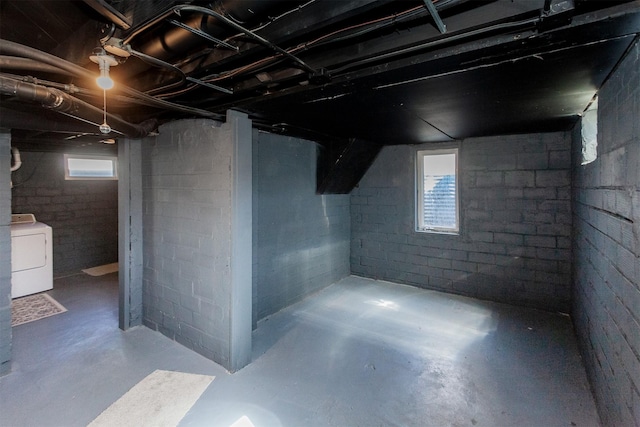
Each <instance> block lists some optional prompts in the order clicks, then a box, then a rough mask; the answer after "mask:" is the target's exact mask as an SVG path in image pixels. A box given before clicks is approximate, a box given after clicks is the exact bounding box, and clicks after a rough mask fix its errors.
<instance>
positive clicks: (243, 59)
mask: <svg viewBox="0 0 640 427" xmlns="http://www.w3.org/2000/svg"><path fill="white" fill-rule="evenodd" d="M428 6H429V7H428ZM430 6H433V8H431V7H430ZM434 9H435V12H434ZM185 26H188V27H189V28H190V29H192V30H193V29H195V30H198V31H200V32H201V34H200V35H198V34H194V33H193V31H191V30H189V29H186V27H185ZM445 27H446V28H445ZM196 32H197V31H196ZM639 32H640V1H637V0H636V1H625V0H622V1H617V0H495V1H485V0H435V1H433V2H432V3H431V4H427V3H425V2H424V1H422V0H414V1H399V0H352V1H346V0H345V1H336V0H307V1H304V0H302V1H295V0H218V1H214V2H200V1H195V2H181V3H178V2H175V1H167V0H146V1H134V0H111V1H108V0H84V1H68V0H58V1H37V0H16V1H12V0H2V1H1V2H0V38H1V39H2V41H0V82H1V84H0V93H1V98H0V102H1V103H0V127H5V128H10V129H12V137H13V140H14V143H15V144H18V145H22V147H25V148H27V149H29V148H32V149H46V148H47V147H59V146H60V145H61V144H62V145H63V146H67V147H68V146H87V145H92V146H94V147H96V146H100V143H99V141H100V140H104V139H116V140H118V139H122V138H123V136H124V135H129V136H132V137H139V136H141V135H144V134H146V133H148V132H149V131H153V130H154V128H155V127H156V126H157V125H158V124H159V123H163V122H166V121H170V120H174V119H178V118H183V117H210V118H216V119H223V118H224V114H225V111H226V110H227V109H230V108H232V109H238V110H241V111H245V112H247V113H248V114H249V115H250V117H251V118H252V119H253V120H254V123H255V125H256V126H258V127H260V128H263V129H266V130H269V131H272V132H279V133H285V134H291V135H297V136H303V137H307V138H311V139H313V140H316V141H318V142H320V143H321V144H324V145H325V146H327V147H329V148H330V150H329V151H330V152H333V153H343V152H344V151H343V150H345V149H346V148H345V147H352V149H353V150H356V151H355V152H359V151H358V150H363V149H364V148H363V147H365V148H366V147H367V146H371V147H372V148H371V150H373V151H375V150H377V149H378V148H379V146H380V145H387V144H400V143H402V144H406V143H422V142H440V141H450V140H453V139H459V138H466V137H473V136H484V135H500V134H515V133H530V132H544V131H560V130H568V129H570V128H571V127H572V126H573V125H574V124H575V122H576V121H577V119H578V117H579V115H580V114H581V113H582V111H583V110H584V109H585V108H586V107H587V106H588V104H589V103H590V102H591V100H592V99H593V97H594V95H595V94H596V93H597V91H598V89H599V87H600V86H601V85H602V83H603V82H604V81H605V79H606V78H607V76H608V75H609V74H610V73H611V71H612V70H613V69H614V67H615V66H616V64H617V63H618V61H619V60H620V58H621V57H622V55H623V54H624V52H625V51H626V50H627V48H628V47H629V46H630V44H631V43H632V41H633V40H634V38H636V37H637V35H638V33H639ZM202 33H204V34H202ZM215 40H218V41H215ZM101 47H104V48H105V49H107V51H108V52H111V53H114V54H115V58H116V59H117V61H118V63H119V64H118V65H117V66H115V67H112V68H111V75H112V77H113V78H114V80H115V81H116V86H115V88H114V89H112V90H111V91H109V92H108V98H107V101H108V102H107V105H108V108H107V109H108V111H109V113H110V116H109V117H108V119H107V120H108V121H109V122H110V123H109V124H110V125H111V127H112V128H113V129H114V131H112V132H111V133H108V134H102V133H101V132H100V131H99V129H98V125H99V124H101V123H102V116H101V114H100V109H101V108H102V102H103V97H102V91H100V90H97V88H96V87H95V82H93V81H91V80H92V79H91V78H90V77H91V76H92V75H97V74H98V67H97V65H96V64H94V63H93V62H91V61H90V60H89V56H90V55H91V54H92V52H94V49H96V48H101ZM18 89H19V90H18ZM43 91H44V92H47V91H48V92H47V93H44V92H43ZM57 91H60V92H62V93H63V95H60V92H57ZM43 93H44V94H43ZM41 97H45V98H47V97H48V98H47V99H46V100H44V101H43V99H42V98H41ZM61 100H63V101H61ZM58 101H59V103H61V104H62V106H57V105H55V104H56V103H57V102H58ZM43 102H44V103H45V104H48V105H49V107H48V108H43V107H42V104H43ZM91 106H93V108H92V107H91ZM61 109H62V110H63V111H59V110H61ZM354 141H358V143H357V146H358V148H357V149H355V148H353V147H354V145H353V142H354ZM43 147H44V148H43ZM376 147H377V148H376Z"/></svg>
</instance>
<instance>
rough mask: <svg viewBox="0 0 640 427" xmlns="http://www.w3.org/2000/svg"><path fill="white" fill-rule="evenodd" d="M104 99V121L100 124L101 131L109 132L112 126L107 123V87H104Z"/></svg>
mask: <svg viewBox="0 0 640 427" xmlns="http://www.w3.org/2000/svg"><path fill="white" fill-rule="evenodd" d="M102 101H103V102H102V112H103V122H102V124H101V125H100V132H102V133H109V132H111V126H109V125H108V124H107V91H106V90H105V89H102Z"/></svg>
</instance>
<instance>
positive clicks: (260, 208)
mask: <svg viewBox="0 0 640 427" xmlns="http://www.w3.org/2000/svg"><path fill="white" fill-rule="evenodd" d="M253 140H254V142H253V224H254V227H253V229H254V237H253V264H254V269H253V270H254V277H253V287H254V298H253V304H254V308H253V311H254V315H253V320H254V326H255V324H256V322H257V321H258V320H260V319H262V318H264V317H265V316H268V315H269V314H272V313H275V312H277V311H278V310H281V309H282V308H284V307H287V306H288V305H291V304H292V303H294V302H296V301H299V300H300V299H302V298H304V297H305V296H307V295H310V294H311V293H313V292H316V291H318V290H320V289H322V288H324V287H326V286H328V285H330V284H331V283H334V282H336V281H337V280H339V279H341V278H343V277H345V276H347V275H349V239H350V230H349V229H350V217H349V196H348V195H317V194H316V161H317V159H316V150H317V146H316V144H315V143H313V142H309V141H305V140H301V139H296V138H288V137H284V136H280V135H274V134H269V133H264V132H258V131H254V138H253Z"/></svg>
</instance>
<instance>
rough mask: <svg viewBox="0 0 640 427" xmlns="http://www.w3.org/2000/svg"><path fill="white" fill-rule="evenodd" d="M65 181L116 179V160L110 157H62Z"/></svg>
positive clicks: (66, 155) (69, 155) (70, 155)
mask: <svg viewBox="0 0 640 427" xmlns="http://www.w3.org/2000/svg"><path fill="white" fill-rule="evenodd" d="M64 178H65V179H101V180H110V179H111V180H114V179H118V159H117V158H116V157H111V156H80V155H78V156H77V155H72V154H65V155H64Z"/></svg>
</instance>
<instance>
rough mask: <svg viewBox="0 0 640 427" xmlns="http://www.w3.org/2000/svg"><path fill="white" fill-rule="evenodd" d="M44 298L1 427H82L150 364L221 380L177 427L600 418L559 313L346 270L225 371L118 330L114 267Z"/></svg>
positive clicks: (575, 422) (270, 325)
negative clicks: (42, 315) (46, 305)
mask: <svg viewBox="0 0 640 427" xmlns="http://www.w3.org/2000/svg"><path fill="white" fill-rule="evenodd" d="M51 294H52V295H53V296H54V297H55V298H56V299H57V300H58V301H60V302H61V303H62V304H63V305H64V306H65V307H66V308H67V309H68V310H69V311H68V312H67V313H64V314H60V315H56V316H53V317H50V318H48V319H43V320H40V321H37V322H33V323H29V324H25V325H20V326H17V327H15V328H13V355H14V358H13V364H12V373H11V374H9V375H8V376H5V377H3V378H0V425H2V426H84V425H86V424H88V423H89V422H90V421H91V420H93V419H94V418H95V417H96V416H98V415H99V414H100V413H101V412H102V411H103V410H104V409H105V408H107V407H108V406H109V405H110V404H111V403H113V402H114V401H115V400H117V399H118V398H119V397H120V396H121V395H123V394H124V393H125V392H126V391H127V390H128V389H130V388H131V387H132V386H134V385H135V384H136V383H138V382H139V381H140V380H142V379H143V378H144V377H145V376H147V375H149V374H150V373H151V372H153V371H154V370H155V369H164V370H176V371H182V372H190V373H198V374H207V375H214V376H215V377H216V379H215V380H214V381H213V383H212V384H211V385H210V386H209V388H208V389H207V390H206V391H205V392H204V394H203V395H202V396H201V397H200V399H199V400H198V401H197V402H196V404H195V405H194V406H193V407H192V409H191V411H190V412H189V413H188V414H187V415H186V416H185V417H184V418H183V419H182V422H181V423H180V425H181V426H223V427H230V426H232V425H233V426H234V427H240V426H242V427H267V426H269V427H270V426H274V427H277V426H389V425H398V426H543V425H544V426H597V425H599V421H598V416H597V413H596V410H595V405H594V402H593V398H592V396H591V394H590V392H589V387H588V384H587V380H586V376H585V372H584V368H583V365H582V362H581V360H580V357H579V355H578V351H577V347H576V342H575V338H574V336H573V332H572V327H571V322H570V319H569V318H568V317H566V316H561V315H554V314H550V313H545V312H540V311H535V310H527V309H521V308H515V307H511V306H507V305H501V304H493V303H488V302H484V301H477V300H473V299H469V298H463V297H457V296H452V295H447V294H442V293H438V292H432V291H424V290H419V289H415V288H411V287H407V286H401V285H392V284H389V283H386V282H377V281H373V280H368V279H361V278H357V277H350V278H347V279H345V280H343V281H341V282H339V283H337V284H335V285H333V286H331V287H329V288H327V289H325V290H324V291H322V292H320V293H319V294H317V295H315V296H314V297H312V298H309V299H307V300H305V301H303V302H301V303H298V304H296V305H294V306H292V307H289V308H288V309H286V310H283V311H281V312H280V313H277V314H276V315H274V316H271V317H269V318H267V319H265V320H264V321H262V322H260V324H259V327H258V329H257V330H256V331H255V333H254V344H253V350H254V357H253V360H254V362H253V363H252V364H251V365H249V366H248V367H246V368H244V369H243V370H241V371H239V372H237V373H235V374H233V375H229V374H228V373H226V372H225V371H224V369H223V368H221V367H220V366H218V365H217V364H215V363H213V362H211V361H209V360H207V359H205V358H203V357H201V356H200V355H198V354H196V353H193V352H191V351H190V350H187V349H186V348H183V347H181V346H180V345H178V344H176V343H175V342H172V341H170V340H169V339H167V338H165V337H163V336H162V335H160V334H158V333H156V332H153V331H151V330H149V329H147V328H144V327H138V328H134V329H131V330H129V331H127V332H122V331H120V330H119V329H117V323H118V321H117V274H110V275H106V276H102V277H90V276H87V275H84V274H82V275H77V276H71V277H67V278H63V279H57V280H56V281H55V283H54V290H53V291H52V292H51Z"/></svg>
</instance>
